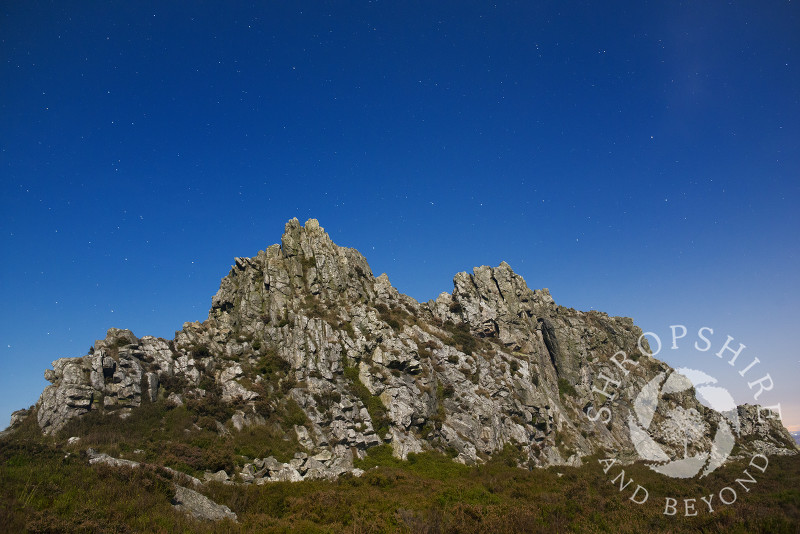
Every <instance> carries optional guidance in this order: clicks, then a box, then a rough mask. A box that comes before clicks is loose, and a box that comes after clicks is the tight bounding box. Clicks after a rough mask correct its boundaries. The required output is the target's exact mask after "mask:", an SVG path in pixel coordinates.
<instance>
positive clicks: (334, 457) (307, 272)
mask: <svg viewBox="0 0 800 534" xmlns="http://www.w3.org/2000/svg"><path fill="white" fill-rule="evenodd" d="M453 285H454V287H453V290H452V292H450V293H442V294H441V295H439V297H438V298H436V299H435V300H431V301H429V302H426V303H420V302H417V301H416V300H414V299H413V298H411V297H408V296H406V295H403V294H401V293H399V292H398V291H397V289H395V288H394V287H393V286H392V284H391V283H390V281H389V278H388V277H387V275H385V274H382V275H380V276H377V277H376V276H374V275H373V273H372V271H371V269H370V267H369V264H368V263H367V260H366V259H365V258H364V256H362V255H361V254H360V253H359V252H358V251H357V250H355V249H352V248H345V247H340V246H337V245H336V244H334V243H333V241H331V239H330V237H329V236H328V234H327V233H326V232H325V231H324V230H323V228H322V227H320V225H319V223H318V222H317V221H316V220H314V219H311V220H309V221H307V222H306V224H305V226H302V225H301V224H300V223H299V222H298V221H297V219H293V220H291V221H289V222H288V223H287V224H286V228H285V232H284V234H283V236H282V238H281V242H280V244H275V245H272V246H270V247H268V248H267V249H266V250H264V251H260V252H259V253H258V254H257V255H256V256H254V257H251V258H236V260H235V264H234V265H233V266H232V267H231V270H230V272H229V273H228V275H227V276H225V277H224V278H223V279H222V283H221V284H220V288H219V291H218V292H217V294H216V295H214V297H213V299H212V301H211V310H210V312H209V315H208V319H207V320H205V321H203V322H194V323H186V324H184V325H183V328H182V329H181V330H180V331H178V332H176V334H175V337H174V339H172V340H166V339H161V338H155V337H150V336H145V337H141V338H139V337H136V336H135V335H134V334H133V333H132V332H130V331H129V330H120V329H116V328H112V329H110V330H108V334H107V335H106V338H105V339H103V340H99V341H96V342H95V343H94V346H93V347H92V349H91V350H90V352H89V354H87V355H85V356H82V357H78V358H63V359H59V360H56V361H55V362H53V368H52V369H48V370H47V371H46V372H45V377H46V378H47V380H48V381H50V382H51V383H52V384H51V385H49V386H47V388H46V389H45V390H44V392H43V393H42V395H41V398H40V399H39V401H38V403H37V404H36V405H35V406H34V407H33V408H32V409H30V410H27V411H20V412H17V413H15V415H14V418H13V419H12V431H13V428H14V427H16V426H20V425H21V424H22V422H23V421H24V420H25V419H26V418H35V420H36V422H37V423H38V427H39V428H40V429H41V432H42V433H44V434H45V435H59V434H63V433H64V432H72V431H75V430H70V428H73V429H75V428H78V429H79V428H81V427H80V426H75V425H73V426H72V427H70V425H71V424H72V423H74V422H75V421H80V420H81V419H82V418H86V417H88V416H92V417H94V418H95V421H97V420H100V421H103V420H105V421H110V420H111V419H110V418H127V417H131V416H132V415H133V414H135V413H136V412H137V410H142V409H143V408H144V407H145V406H149V405H154V404H160V405H163V406H164V407H165V409H166V410H169V409H175V410H178V409H179V408H180V409H189V410H190V411H191V413H192V414H194V415H193V419H191V421H190V423H191V424H190V425H189V426H188V427H187V428H186V430H185V432H192V431H193V429H196V430H200V429H205V430H206V431H210V432H213V433H216V435H218V436H221V437H222V436H231V435H233V436H235V435H236V434H237V433H245V432H249V433H250V434H252V435H258V434H259V433H272V435H276V434H277V435H278V436H279V439H280V440H283V442H284V444H286V443H288V444H289V446H290V447H291V450H290V451H289V452H293V453H294V454H293V455H289V456H287V457H284V458H282V459H276V457H275V455H272V454H268V453H269V450H268V449H264V448H262V449H260V451H261V452H259V450H254V451H253V450H248V449H246V448H243V449H241V450H239V451H238V453H239V456H238V458H237V462H236V464H235V466H233V467H229V468H228V469H227V470H219V471H218V472H215V471H208V472H207V473H206V478H209V479H214V480H220V481H222V482H239V483H257V484H261V483H265V482H269V481H271V480H292V481H297V480H302V479H310V478H332V477H335V476H337V475H339V474H341V473H344V472H353V471H355V473H356V474H358V470H355V469H354V466H353V462H354V460H355V459H356V458H363V457H364V456H365V455H366V454H367V452H368V451H369V450H370V449H371V448H373V447H377V446H383V447H384V450H386V449H388V448H390V449H391V453H392V454H393V455H394V456H395V457H397V458H402V459H404V458H406V457H407V456H408V455H409V454H410V453H420V452H424V451H432V450H433V451H441V452H443V453H446V454H449V455H450V456H451V457H452V458H453V460H454V461H456V462H461V463H464V464H474V463H481V462H484V461H485V460H487V459H488V458H490V457H491V456H492V455H494V454H495V453H497V452H499V451H503V450H504V449H507V448H508V447H512V448H513V449H514V450H515V451H516V452H517V453H518V454H517V456H516V458H517V462H518V465H520V466H522V467H527V468H532V467H543V466H552V465H579V464H581V461H582V460H581V459H582V458H584V457H586V456H589V455H593V454H601V453H604V452H606V451H614V453H615V455H617V456H618V457H620V458H622V459H627V460H628V461H633V460H635V459H636V458H637V447H636V444H634V443H633V442H632V438H631V435H632V432H631V429H630V426H629V418H630V417H631V416H632V415H631V414H632V413H634V404H635V399H636V397H637V395H638V394H639V392H640V391H642V389H643V388H644V387H645V386H646V385H647V384H648V383H650V382H651V380H652V378H653V377H654V376H658V375H659V374H660V373H664V374H665V375H666V374H669V373H670V372H671V369H670V368H669V367H668V366H667V365H666V364H664V363H663V362H660V361H658V360H656V359H653V358H650V357H647V356H641V355H640V354H641V353H640V350H639V348H638V346H637V343H639V340H640V336H641V335H642V332H641V330H640V329H639V328H638V327H637V326H636V325H635V324H634V323H633V321H632V320H631V319H629V318H624V317H609V316H608V315H607V314H604V313H601V312H597V311H590V312H581V311H576V310H574V309H570V308H565V307H562V306H558V305H557V304H555V302H554V301H553V298H552V297H551V296H550V293H549V292H548V290H547V289H530V288H529V287H528V286H527V284H526V283H525V280H523V279H522V277H521V276H519V275H517V274H516V273H514V271H513V270H512V269H511V267H510V266H509V265H508V264H506V263H501V264H500V265H499V266H497V267H486V266H484V267H476V268H475V269H473V272H472V273H466V272H462V273H458V274H457V275H456V276H455V278H454V281H453ZM643 346H644V347H645V348H646V349H648V350H649V348H648V347H647V344H646V341H643ZM623 360H625V362H626V363H625V364H624V365H623V366H620V364H619V362H620V361H623ZM623 367H624V370H625V372H626V373H627V374H625V380H624V381H621V380H620V381H619V387H617V388H615V389H614V391H613V394H602V393H600V392H598V389H599V390H601V391H602V390H603V385H604V384H605V385H606V386H607V385H608V380H607V378H605V377H618V376H619V375H620V370H621V369H623ZM612 385H613V384H612ZM607 391H608V392H609V393H610V390H608V389H607ZM668 400H669V402H672V403H674V404H680V406H681V407H682V409H683V410H685V411H687V412H691V413H692V414H694V415H693V416H694V417H696V418H700V419H701V420H702V422H704V423H706V424H707V425H708V427H709V428H712V429H713V428H717V427H719V425H720V424H721V423H720V422H721V421H722V419H721V415H720V414H719V413H717V412H715V411H713V410H711V409H709V408H706V407H705V406H703V405H702V404H700V403H699V402H697V401H696V400H695V398H694V391H693V390H692V389H691V388H690V389H688V390H687V391H683V392H682V393H673V394H672V395H671V398H670V399H668ZM604 407H605V408H607V410H606V411H605V412H603V410H602V409H603V408H604ZM664 410H665V409H662V408H659V409H658V410H656V411H655V413H654V414H653V418H654V419H653V420H654V421H663V420H665V418H666V412H665V411H664ZM603 413H606V414H612V413H613V417H610V418H608V417H600V415H601V414H603ZM98 418H99V419H98ZM739 419H740V420H741V424H740V425H739V432H740V435H739V436H738V438H737V444H739V446H740V448H739V449H737V451H738V452H739V453H741V454H744V453H745V452H747V451H750V452H753V451H756V452H758V451H761V452H768V453H770V454H774V453H782V452H785V453H793V451H794V449H793V447H792V446H791V438H790V436H789V435H788V433H787V432H786V430H785V429H783V427H782V426H781V425H780V424H779V422H777V421H775V420H771V419H766V418H761V417H759V414H758V410H757V409H756V408H754V407H748V406H744V407H740V409H739ZM653 427H654V428H658V429H660V430H656V431H655V436H654V437H655V438H656V440H657V442H658V443H659V445H660V446H661V447H662V451H663V452H664V454H666V457H669V458H677V457H681V456H684V455H686V454H687V452H692V450H694V449H698V450H699V449H702V448H706V449H707V448H708V447H710V445H711V439H712V438H711V436H710V433H706V435H699V436H694V439H693V440H692V443H691V444H688V445H687V443H686V440H685V439H680V436H675V435H671V434H670V430H669V429H670V428H672V427H674V425H672V426H670V425H653ZM64 437H68V435H65V436H64ZM75 438H78V439H79V438H81V436H79V435H76V436H73V438H72V439H75ZM261 454H263V456H261Z"/></svg>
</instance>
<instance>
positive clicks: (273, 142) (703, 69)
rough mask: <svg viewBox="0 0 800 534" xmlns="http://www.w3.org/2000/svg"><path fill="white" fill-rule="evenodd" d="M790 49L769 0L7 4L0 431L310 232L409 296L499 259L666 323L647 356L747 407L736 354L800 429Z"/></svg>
mask: <svg viewBox="0 0 800 534" xmlns="http://www.w3.org/2000/svg"><path fill="white" fill-rule="evenodd" d="M798 29H800V3H798V2H788V1H780V0H776V1H774V2H767V3H764V2H716V1H708V2H647V1H642V2H592V3H590V2H563V1H558V2H511V3H509V2H498V3H496V4H494V3H492V4H489V3H479V2H463V1H458V2H436V3H433V2H346V3H344V2H324V3H323V2H280V3H278V2H269V3H267V2H264V3H256V4H255V5H248V4H246V3H243V2H218V3H213V2H203V3H192V2H139V1H137V2H70V3H62V2H36V1H25V2H4V3H3V4H2V6H0V177H2V180H0V208H2V209H0V230H1V232H0V250H2V254H0V283H1V284H2V286H1V287H2V296H3V304H2V306H0V362H2V372H1V373H0V426H5V424H7V421H8V419H9V416H10V414H11V412H12V411H13V410H16V409H19V408H24V407H28V406H29V405H31V404H33V403H34V402H35V401H36V399H37V397H38V395H39V393H40V392H41V390H42V389H43V388H44V386H45V385H46V384H47V383H46V382H45V380H44V378H43V371H44V369H46V368H48V367H49V366H50V362H51V361H53V360H55V359H56V358H58V357H66V356H81V355H83V354H85V353H86V351H87V350H88V348H89V346H90V345H91V344H92V343H93V341H94V340H95V339H98V338H103V337H104V336H105V331H106V329H107V328H108V327H112V326H114V327H119V328H129V329H131V330H133V331H134V333H135V334H136V335H138V336H144V335H156V336H162V337H166V338H172V336H173V335H174V332H175V330H178V329H180V328H181V326H182V324H183V322H185V321H196V320H203V319H205V318H206V317H207V312H208V308H209V307H210V302H211V297H212V295H213V294H214V293H215V292H216V290H217V288H218V285H219V280H220V278H222V277H223V276H224V275H226V274H227V272H228V270H229V268H230V265H231V264H232V262H233V258H234V257H236V256H254V255H255V254H256V253H257V252H258V250H262V249H264V248H266V247H267V246H269V245H270V244H273V243H276V242H279V240H280V236H281V234H282V232H283V227H284V224H285V223H286V221H287V220H289V219H290V218H292V217H297V218H299V219H300V220H301V222H303V221H305V220H306V219H308V218H311V217H313V218H317V219H319V221H320V224H321V225H322V226H323V227H325V229H326V230H327V231H328V232H329V234H330V235H331V237H332V239H333V240H334V241H335V242H336V243H337V244H340V245H344V246H351V247H355V248H357V249H358V250H360V251H361V252H362V253H363V254H364V255H365V256H366V257H367V260H368V261H369V262H370V265H371V266H372V269H373V271H374V272H375V274H376V275H377V274H380V273H382V272H386V273H387V274H388V275H389V278H390V280H391V281H392V283H393V284H394V285H395V286H396V287H397V288H398V289H399V290H400V291H401V292H403V293H406V294H408V295H411V296H413V297H414V298H416V299H418V300H421V301H425V300H428V299H431V298H435V297H436V296H437V295H438V294H439V293H440V292H442V291H451V290H452V278H453V275H454V274H455V273H456V272H458V271H464V270H467V271H470V270H471V269H472V267H473V266H477V265H492V266H496V265H497V264H499V263H500V262H501V261H503V260H505V261H507V262H508V263H509V264H510V265H511V266H512V268H514V270H515V271H516V272H518V273H519V274H521V275H522V276H523V277H524V278H525V280H526V281H527V282H528V284H529V286H531V288H540V287H549V288H550V290H551V293H552V294H553V297H554V298H555V300H556V302H557V303H559V304H562V305H564V306H568V307H574V308H577V309H582V310H589V309H599V310H602V311H606V312H608V313H609V314H612V315H624V316H629V317H633V318H634V320H635V321H636V323H637V324H638V325H639V326H641V327H642V328H643V329H645V330H651V331H654V332H657V333H659V335H660V336H661V337H662V338H666V337H667V336H668V335H669V325H672V324H685V325H686V326H687V328H688V330H689V335H688V336H687V338H686V343H685V344H684V343H683V342H681V347H680V348H679V349H678V350H671V349H670V348H669V340H668V339H664V344H665V347H664V350H663V351H662V353H661V354H659V355H658V357H659V358H662V359H664V360H665V361H667V362H668V363H670V364H671V365H673V366H676V367H678V366H683V365H688V366H691V367H693V368H697V369H701V370H703V371H704V372H706V373H708V374H709V375H711V376H714V377H716V378H717V379H718V380H719V383H718V385H720V386H724V387H726V388H728V389H729V390H730V391H731V392H732V393H733V395H734V397H735V399H736V401H737V402H738V403H740V404H741V403H745V402H749V403H751V404H752V403H754V400H753V393H754V391H751V390H750V389H748V387H747V384H746V382H747V380H746V379H743V378H742V377H740V376H739V375H738V373H737V372H736V371H739V370H740V369H741V368H742V367H741V366H739V365H738V364H739V363H748V362H750V361H752V359H753V358H754V357H758V358H759V359H760V360H761V363H760V364H759V366H758V367H757V368H755V369H753V370H752V371H751V374H750V375H748V377H747V378H753V379H755V378H758V377H760V376H762V375H764V374H765V373H767V372H769V373H770V375H771V377H772V378H773V379H774V383H775V387H774V389H773V390H772V391H770V392H767V393H765V394H764V395H762V396H761V398H759V399H757V402H758V403H761V404H765V405H774V404H778V403H780V404H781V408H782V411H783V416H784V424H786V425H787V426H789V427H800V393H799V392H798V388H797V383H798V378H800V373H798V371H800V350H798V342H800V339H799V338H798V335H797V332H798V328H797V325H798V322H799V321H798V320H800V313H798V304H797V301H798V297H800V274H798V272H800V270H799V269H798V267H797V265H798V259H800V239H799V238H798V234H800V220H799V217H798V211H799V210H798V201H800V31H798ZM701 326H709V327H711V328H713V329H714V332H715V334H714V337H713V339H712V341H713V342H714V349H715V350H716V349H718V348H720V347H721V346H722V344H723V343H724V341H725V339H726V336H727V335H730V336H732V337H733V338H734V339H735V343H737V344H738V343H744V344H745V345H747V348H746V349H745V352H743V353H742V356H741V360H740V362H737V365H736V366H729V365H727V363H726V362H727V359H728V358H727V357H726V358H725V359H721V358H717V357H716V356H714V354H713V353H712V352H714V351H709V352H705V353H701V352H697V351H692V350H688V349H689V348H690V347H691V343H693V341H694V340H695V339H697V338H696V335H695V332H696V331H697V329H698V328H700V327H701ZM684 345H685V346H684ZM684 349H686V350H684ZM759 373H760V374H759Z"/></svg>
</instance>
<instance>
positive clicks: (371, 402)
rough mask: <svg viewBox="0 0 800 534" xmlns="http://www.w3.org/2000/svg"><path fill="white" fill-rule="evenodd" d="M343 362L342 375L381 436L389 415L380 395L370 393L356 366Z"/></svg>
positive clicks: (387, 424) (386, 428)
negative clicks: (362, 404) (364, 407)
mask: <svg viewBox="0 0 800 534" xmlns="http://www.w3.org/2000/svg"><path fill="white" fill-rule="evenodd" d="M344 364H345V365H344V375H345V377H346V378H347V379H348V381H349V384H350V388H351V389H352V392H353V394H354V395H355V396H356V397H358V398H359V399H360V400H361V402H362V403H364V406H366V408H367V411H368V412H369V416H370V418H372V424H373V426H374V429H375V432H376V433H377V434H378V435H379V436H381V437H382V436H383V435H384V434H386V432H388V431H389V415H388V413H387V412H386V406H384V405H383V401H381V399H380V397H378V396H376V395H373V394H372V393H370V392H369V390H368V389H367V386H365V385H364V383H363V382H361V379H360V378H359V377H358V367H357V366H356V365H351V364H350V362H348V361H346V360H345V362H344Z"/></svg>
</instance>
